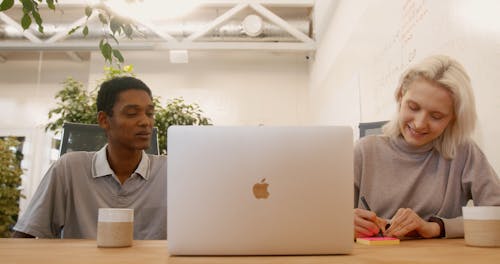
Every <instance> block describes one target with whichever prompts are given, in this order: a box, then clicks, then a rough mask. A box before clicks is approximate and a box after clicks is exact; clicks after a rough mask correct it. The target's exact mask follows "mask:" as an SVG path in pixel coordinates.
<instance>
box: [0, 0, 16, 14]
mask: <svg viewBox="0 0 500 264" xmlns="http://www.w3.org/2000/svg"><path fill="white" fill-rule="evenodd" d="M12 6H14V0H3V1H2V3H1V4H0V11H5V10H8V9H10V8H12Z"/></svg>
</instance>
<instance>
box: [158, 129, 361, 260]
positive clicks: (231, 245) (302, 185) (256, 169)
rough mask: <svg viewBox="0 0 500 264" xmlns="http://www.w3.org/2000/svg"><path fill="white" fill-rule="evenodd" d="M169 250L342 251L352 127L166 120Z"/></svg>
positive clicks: (346, 239)
mask: <svg viewBox="0 0 500 264" xmlns="http://www.w3.org/2000/svg"><path fill="white" fill-rule="evenodd" d="M167 168H168V169H167V170H168V187H167V195H168V209H167V210H168V216H167V217H168V220H167V221H168V225H167V230H168V231H167V232H168V234H167V239H168V250H169V253H170V254H171V255H309V254H347V253H349V252H351V249H352V246H353V238H354V234H353V199H354V198H353V188H354V187H353V138H352V129H351V128H350V127H262V126H261V127H217V126H201V127H200V126H196V127H195V126H178V127H170V128H169V129H168V167H167Z"/></svg>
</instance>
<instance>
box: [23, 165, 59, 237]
mask: <svg viewBox="0 0 500 264" xmlns="http://www.w3.org/2000/svg"><path fill="white" fill-rule="evenodd" d="M63 167H64V166H62V162H61V159H60V160H58V161H57V162H56V163H54V164H53V165H52V167H51V168H50V169H49V170H48V171H47V173H46V174H45V176H44V177H43V179H42V181H41V182H40V185H39V186H38V188H37V190H36V192H35V194H34V195H33V197H32V198H31V202H30V204H29V206H28V207H27V209H26V211H25V212H24V213H23V215H22V216H21V217H20V219H19V221H18V222H17V223H16V225H15V226H14V230H16V231H20V232H23V233H26V234H30V235H32V236H35V237H39V238H60V237H61V231H62V228H63V227H64V219H65V206H66V205H65V203H66V199H65V194H64V193H65V190H64V189H65V188H64V185H65V184H64V172H63Z"/></svg>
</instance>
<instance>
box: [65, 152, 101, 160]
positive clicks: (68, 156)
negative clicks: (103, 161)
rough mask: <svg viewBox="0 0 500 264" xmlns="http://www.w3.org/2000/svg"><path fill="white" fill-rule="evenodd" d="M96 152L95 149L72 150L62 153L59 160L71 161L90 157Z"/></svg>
mask: <svg viewBox="0 0 500 264" xmlns="http://www.w3.org/2000/svg"><path fill="white" fill-rule="evenodd" d="M95 153H96V152H95V151H72V152H67V153H65V154H63V155H62V156H61V157H60V158H59V160H62V161H66V162H68V161H73V160H81V159H85V158H88V159H92V157H93V156H94V154H95Z"/></svg>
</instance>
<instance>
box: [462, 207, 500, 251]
mask: <svg viewBox="0 0 500 264" xmlns="http://www.w3.org/2000/svg"><path fill="white" fill-rule="evenodd" d="M462 212H463V216H464V237H465V244H467V245H469V246H476V247H500V206H475V207H462Z"/></svg>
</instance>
